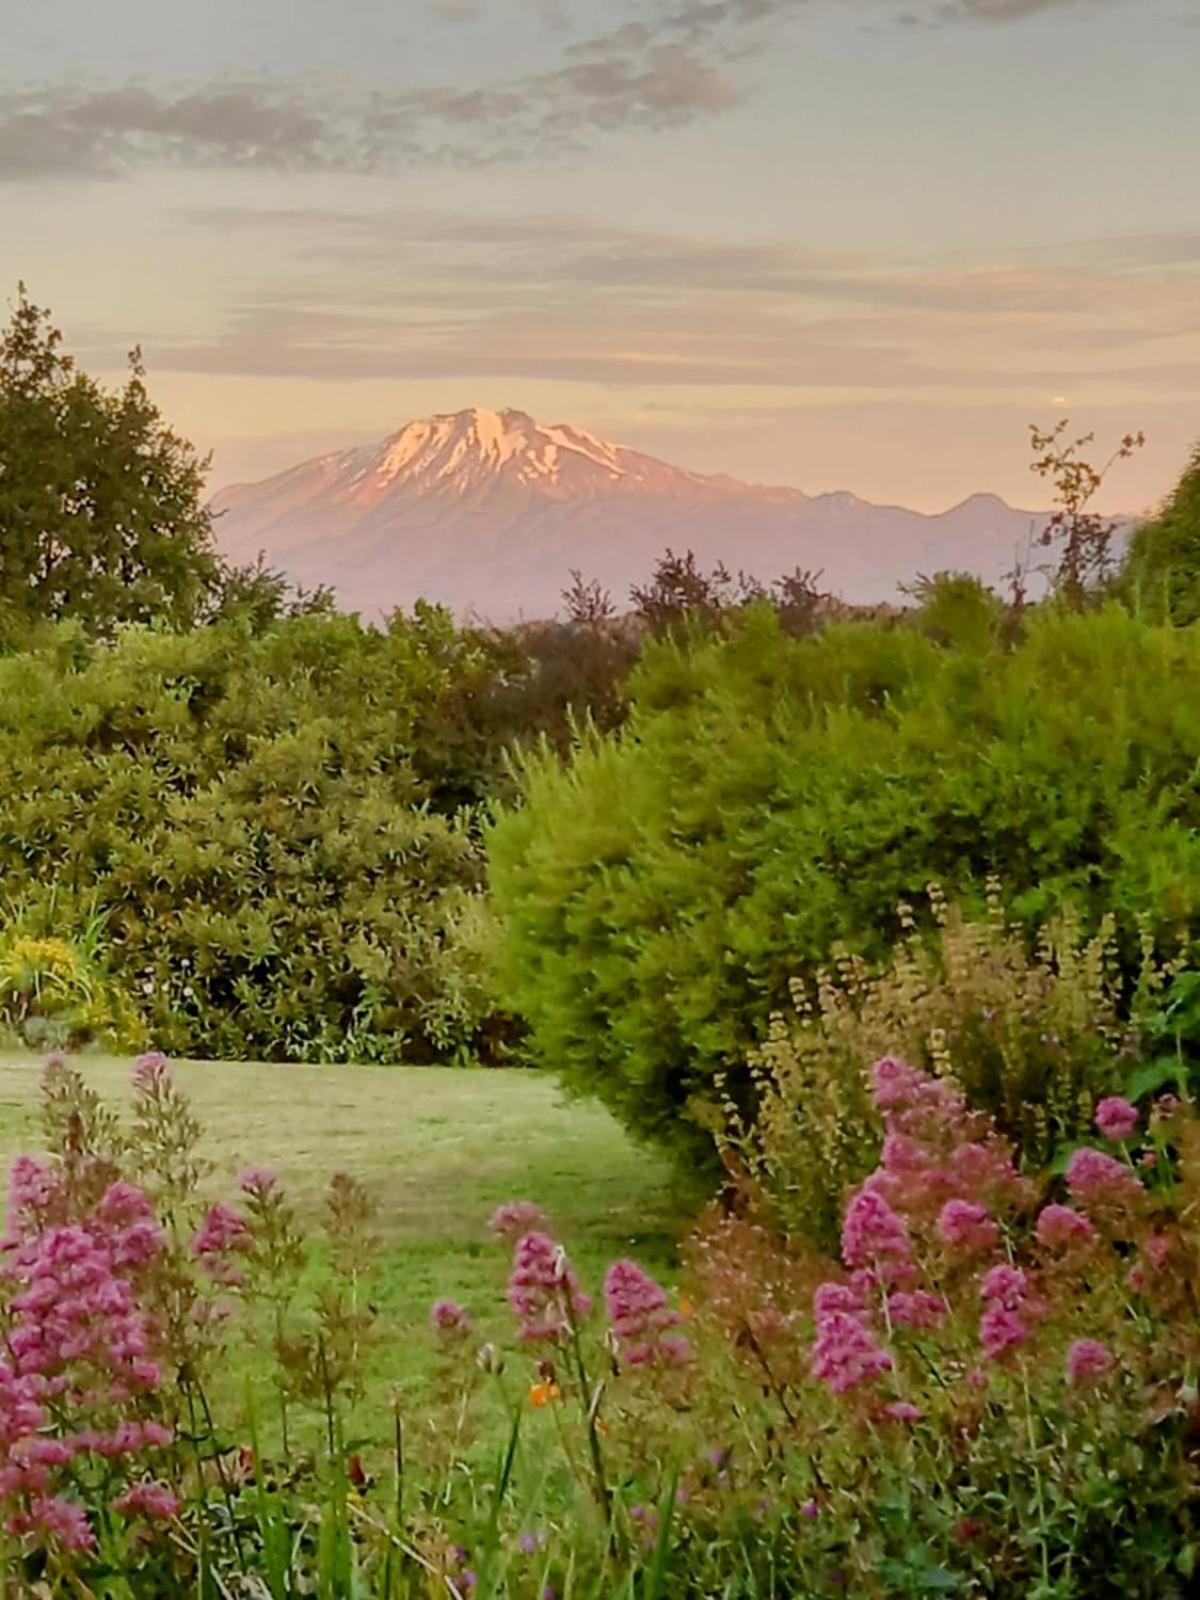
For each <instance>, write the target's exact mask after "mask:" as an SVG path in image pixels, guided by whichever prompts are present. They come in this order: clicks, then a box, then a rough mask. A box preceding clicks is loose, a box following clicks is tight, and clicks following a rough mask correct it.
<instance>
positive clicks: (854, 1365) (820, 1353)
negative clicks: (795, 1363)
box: [811, 1311, 892, 1394]
mask: <svg viewBox="0 0 1200 1600" xmlns="http://www.w3.org/2000/svg"><path fill="white" fill-rule="evenodd" d="M811 1365H812V1374H813V1377H814V1378H819V1379H820V1380H821V1382H822V1383H824V1384H826V1385H827V1386H828V1387H829V1389H830V1390H831V1391H832V1392H833V1393H834V1394H845V1393H846V1391H847V1390H849V1389H853V1388H854V1387H855V1386H856V1385H857V1384H860V1383H869V1382H871V1381H872V1380H873V1379H875V1378H877V1377H879V1375H880V1374H881V1373H884V1372H889V1371H890V1370H891V1366H892V1358H891V1356H890V1355H889V1354H888V1353H887V1351H886V1350H883V1349H881V1348H880V1347H879V1345H878V1344H876V1342H875V1340H874V1338H873V1337H872V1336H871V1334H870V1332H869V1330H868V1329H867V1328H865V1327H864V1326H863V1324H862V1323H861V1322H860V1321H859V1320H858V1318H857V1317H852V1316H849V1315H848V1314H847V1313H846V1312H844V1311H835V1312H834V1313H833V1315H832V1316H829V1317H825V1318H824V1319H823V1320H822V1321H821V1322H819V1323H818V1324H817V1337H816V1341H815V1343H814V1344H813V1347H812V1356H811Z"/></svg>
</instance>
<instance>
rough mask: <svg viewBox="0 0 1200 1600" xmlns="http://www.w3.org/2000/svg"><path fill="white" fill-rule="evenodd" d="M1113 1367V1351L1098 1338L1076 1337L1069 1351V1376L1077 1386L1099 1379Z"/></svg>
mask: <svg viewBox="0 0 1200 1600" xmlns="http://www.w3.org/2000/svg"><path fill="white" fill-rule="evenodd" d="M1112 1367H1113V1358H1112V1353H1111V1351H1109V1350H1108V1349H1106V1348H1105V1346H1104V1345H1102V1344H1101V1343H1100V1341H1099V1340H1098V1339H1076V1340H1075V1342H1074V1343H1073V1344H1072V1346H1071V1348H1070V1349H1069V1350H1068V1351H1067V1377H1068V1378H1069V1379H1070V1381H1071V1382H1072V1383H1073V1384H1076V1385H1077V1386H1079V1385H1083V1384H1086V1383H1094V1382H1097V1381H1099V1379H1101V1378H1103V1377H1106V1376H1107V1375H1108V1373H1109V1372H1111V1371H1112Z"/></svg>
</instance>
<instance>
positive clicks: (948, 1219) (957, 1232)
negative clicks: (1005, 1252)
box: [937, 1200, 1000, 1251]
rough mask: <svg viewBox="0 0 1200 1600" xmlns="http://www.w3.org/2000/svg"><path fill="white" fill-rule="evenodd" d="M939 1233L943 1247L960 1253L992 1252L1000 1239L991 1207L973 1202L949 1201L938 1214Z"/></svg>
mask: <svg viewBox="0 0 1200 1600" xmlns="http://www.w3.org/2000/svg"><path fill="white" fill-rule="evenodd" d="M937 1231H938V1236H939V1238H940V1239H941V1241H942V1243H943V1244H947V1245H950V1246H951V1247H952V1248H954V1249H957V1250H969V1251H978V1250H990V1249H992V1248H993V1246H995V1245H996V1243H997V1242H998V1241H999V1238H1000V1230H999V1228H998V1227H997V1226H996V1224H995V1223H994V1222H993V1221H992V1219H991V1217H990V1216H989V1215H988V1211H987V1207H986V1206H981V1205H978V1204H977V1203H976V1202H975V1201H973V1200H947V1202H946V1204H945V1205H944V1206H943V1207H942V1209H941V1211H940V1212H939V1213H938V1220H937Z"/></svg>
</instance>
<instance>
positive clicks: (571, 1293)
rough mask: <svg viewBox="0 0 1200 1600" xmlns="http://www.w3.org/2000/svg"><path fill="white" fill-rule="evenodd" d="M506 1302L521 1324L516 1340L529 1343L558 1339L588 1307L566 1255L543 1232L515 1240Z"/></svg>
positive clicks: (578, 1320)
mask: <svg viewBox="0 0 1200 1600" xmlns="http://www.w3.org/2000/svg"><path fill="white" fill-rule="evenodd" d="M508 1303H509V1305H510V1306H511V1307H512V1310H513V1313H514V1314H515V1316H516V1317H517V1320H518V1321H519V1322H520V1325H521V1326H520V1330H519V1337H520V1338H521V1339H523V1340H525V1341H526V1342H529V1343H532V1342H536V1341H537V1340H541V1339H558V1338H561V1337H562V1335H563V1334H564V1333H567V1332H569V1331H570V1329H571V1328H572V1327H573V1326H575V1325H577V1324H578V1323H580V1322H582V1321H583V1319H584V1317H586V1316H587V1314H588V1312H589V1311H590V1310H591V1307H592V1302H591V1300H590V1298H589V1297H588V1296H587V1295H586V1294H584V1293H583V1291H582V1290H581V1289H580V1287H579V1280H578V1278H576V1276H575V1273H574V1272H573V1271H572V1268H571V1263H570V1262H569V1261H568V1260H567V1255H566V1252H565V1251H564V1250H563V1248H562V1246H561V1245H557V1244H555V1242H554V1240H553V1239H551V1238H550V1236H549V1234H545V1233H527V1234H525V1236H524V1237H523V1238H521V1239H518V1240H517V1247H516V1249H515V1250H514V1251H513V1266H512V1272H511V1273H510V1275H509V1279H508Z"/></svg>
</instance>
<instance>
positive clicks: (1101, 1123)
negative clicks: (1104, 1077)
mask: <svg viewBox="0 0 1200 1600" xmlns="http://www.w3.org/2000/svg"><path fill="white" fill-rule="evenodd" d="M1138 1121H1139V1117H1138V1110H1137V1107H1136V1106H1132V1105H1130V1103H1129V1101H1128V1100H1126V1099H1124V1098H1122V1096H1121V1095H1119V1094H1113V1095H1109V1096H1108V1097H1107V1098H1106V1099H1104V1100H1101V1101H1100V1103H1099V1105H1097V1107H1096V1126H1097V1128H1099V1130H1100V1132H1101V1133H1102V1134H1103V1135H1104V1137H1105V1138H1106V1139H1111V1140H1112V1141H1113V1143H1114V1144H1120V1143H1121V1141H1122V1140H1124V1139H1128V1138H1130V1137H1131V1136H1132V1135H1133V1134H1135V1133H1136V1132H1137V1125H1138Z"/></svg>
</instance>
